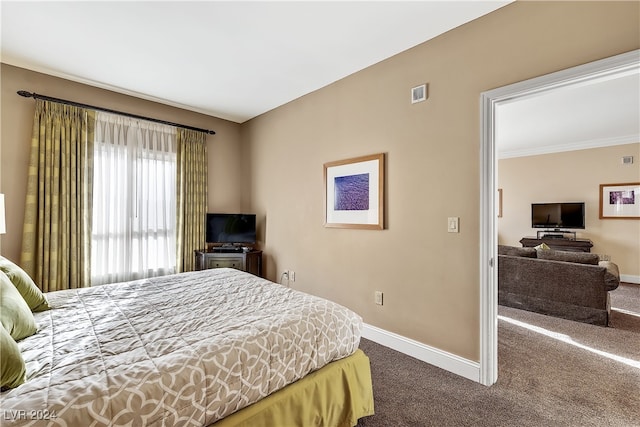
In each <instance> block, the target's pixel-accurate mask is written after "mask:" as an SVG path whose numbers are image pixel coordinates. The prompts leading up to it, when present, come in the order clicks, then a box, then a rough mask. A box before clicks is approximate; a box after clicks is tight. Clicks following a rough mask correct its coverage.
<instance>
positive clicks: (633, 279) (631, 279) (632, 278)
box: [620, 274, 640, 285]
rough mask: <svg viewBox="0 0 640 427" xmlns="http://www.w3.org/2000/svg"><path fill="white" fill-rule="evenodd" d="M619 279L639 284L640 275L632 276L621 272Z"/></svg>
mask: <svg viewBox="0 0 640 427" xmlns="http://www.w3.org/2000/svg"><path fill="white" fill-rule="evenodd" d="M620 281H621V282H627V283H635V284H638V285H640V276H634V275H631V274H621V275H620Z"/></svg>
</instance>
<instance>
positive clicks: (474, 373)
mask: <svg viewBox="0 0 640 427" xmlns="http://www.w3.org/2000/svg"><path fill="white" fill-rule="evenodd" d="M362 337H363V338H366V339H368V340H371V341H373V342H376V343H378V344H380V345H383V346H385V347H389V348H391V349H393V350H396V351H399V352H400V353H403V354H406V355H409V356H411V357H415V358H416V359H418V360H422V361H423V362H427V363H429V364H431V365H434V366H437V367H438V368H442V369H444V370H446V371H449V372H453V373H454V374H457V375H460V376H462V377H464V378H467V379H470V380H472V381H476V382H480V365H479V363H478V362H473V361H471V360H468V359H465V358H463V357H460V356H456V355H455V354H452V353H449V352H446V351H443V350H440V349H438V348H435V347H431V346H428V345H426V344H422V343H421V342H418V341H415V340H412V339H411V338H407V337H404V336H402V335H398V334H395V333H393V332H389V331H386V330H384V329H380V328H378V327H375V326H372V325H369V324H366V323H365V324H364V327H363V329H362Z"/></svg>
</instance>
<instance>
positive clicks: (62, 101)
mask: <svg viewBox="0 0 640 427" xmlns="http://www.w3.org/2000/svg"><path fill="white" fill-rule="evenodd" d="M18 95H20V96H24V97H25V98H33V99H43V100H45V101H53V102H58V103H60V104H66V105H73V106H75V107H82V108H89V109H92V110H98V111H104V112H106V113H114V114H119V115H121V116H127V117H131V118H134V119H141V120H148V121H150V122H156V123H162V124H164V125H169V126H175V127H179V128H184V129H190V130H195V131H198V132H204V133H207V134H209V135H215V131H212V130H208V129H201V128H197V127H193V126H187V125H181V124H179V123H172V122H168V121H165V120H159V119H154V118H151V117H145V116H138V115H136V114H131V113H123V112H122V111H116V110H110V109H108V108H102V107H96V106H94V105H88V104H81V103H79V102H73V101H68V100H66V99H60V98H53V97H51V96H46V95H39V94H37V93H35V92H34V93H31V92H27V91H26V90H19V91H18Z"/></svg>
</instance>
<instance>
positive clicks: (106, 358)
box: [0, 268, 362, 427]
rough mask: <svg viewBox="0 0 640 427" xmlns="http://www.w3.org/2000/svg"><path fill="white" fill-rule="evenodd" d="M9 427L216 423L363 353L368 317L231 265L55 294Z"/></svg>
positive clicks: (8, 403)
mask: <svg viewBox="0 0 640 427" xmlns="http://www.w3.org/2000/svg"><path fill="white" fill-rule="evenodd" d="M47 297H48V299H49V303H50V305H51V306H52V307H53V309H52V310H49V311H46V312H42V313H35V316H36V322H37V323H38V332H37V333H36V334H35V335H34V336H31V337H29V338H26V339H24V340H22V341H20V342H19V347H20V349H21V351H22V354H23V356H24V358H25V360H26V362H27V382H26V383H25V384H23V385H21V386H19V387H18V388H16V389H13V390H9V391H6V392H3V393H2V394H1V395H0V408H1V409H0V417H1V421H0V424H2V425H3V426H13V425H59V426H83V427H84V426H107V425H131V426H174V425H175V426H177V425H180V426H183V425H194V426H204V425H209V424H211V423H213V422H215V421H217V420H219V419H221V418H223V417H225V416H227V415H229V414H231V413H233V412H235V411H237V410H239V409H241V408H243V407H245V406H248V405H250V404H252V403H254V402H256V401H258V400H260V399H261V398H263V397H265V396H267V395H269V394H270V393H272V392H274V391H276V390H278V389H280V388H282V387H284V386H285V385H287V384H289V383H292V382H294V381H296V380H298V379H300V378H302V377H303V376H305V375H306V374H308V373H309V372H312V371H314V370H317V369H319V368H321V367H322V366H324V365H325V364H327V363H329V362H331V361H333V360H337V359H341V358H344V357H346V356H348V355H350V354H352V353H353V352H355V351H356V349H357V348H358V345H359V341H360V331H361V328H362V319H361V318H360V317H359V316H358V315H357V314H355V313H353V312H352V311H350V310H348V309H346V308H344V307H342V306H340V305H338V304H335V303H332V302H330V301H327V300H324V299H322V298H318V297H315V296H312V295H308V294H305V293H302V292H299V291H295V290H292V289H289V288H286V287H284V286H281V285H278V284H275V283H272V282H269V281H267V280H264V279H261V278H259V277H256V276H253V275H250V274H248V273H245V272H241V271H237V270H233V269H226V268H225V269H213V270H204V271H198V272H192V273H183V274H177V275H172V276H165V277H158V278H153V279H147V280H139V281H133V282H128V283H119V284H114V285H106V286H98V287H93V288H85V289H79V290H69V291H59V292H52V293H49V294H48V295H47Z"/></svg>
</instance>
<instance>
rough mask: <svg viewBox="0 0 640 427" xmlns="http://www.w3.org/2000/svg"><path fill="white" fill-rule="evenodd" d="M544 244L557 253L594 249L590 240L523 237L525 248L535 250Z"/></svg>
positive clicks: (522, 241) (521, 241)
mask: <svg viewBox="0 0 640 427" xmlns="http://www.w3.org/2000/svg"><path fill="white" fill-rule="evenodd" d="M542 243H545V244H546V245H547V246H549V248H551V249H554V250H556V251H570V252H591V248H592V247H593V242H592V241H591V240H588V239H575V238H574V239H564V238H563V239H558V238H553V237H552V238H548V237H546V236H543V237H542V238H540V239H539V238H537V237H523V238H522V239H521V240H520V244H521V245H522V247H523V248H533V247H536V246H538V245H540V244H542Z"/></svg>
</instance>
